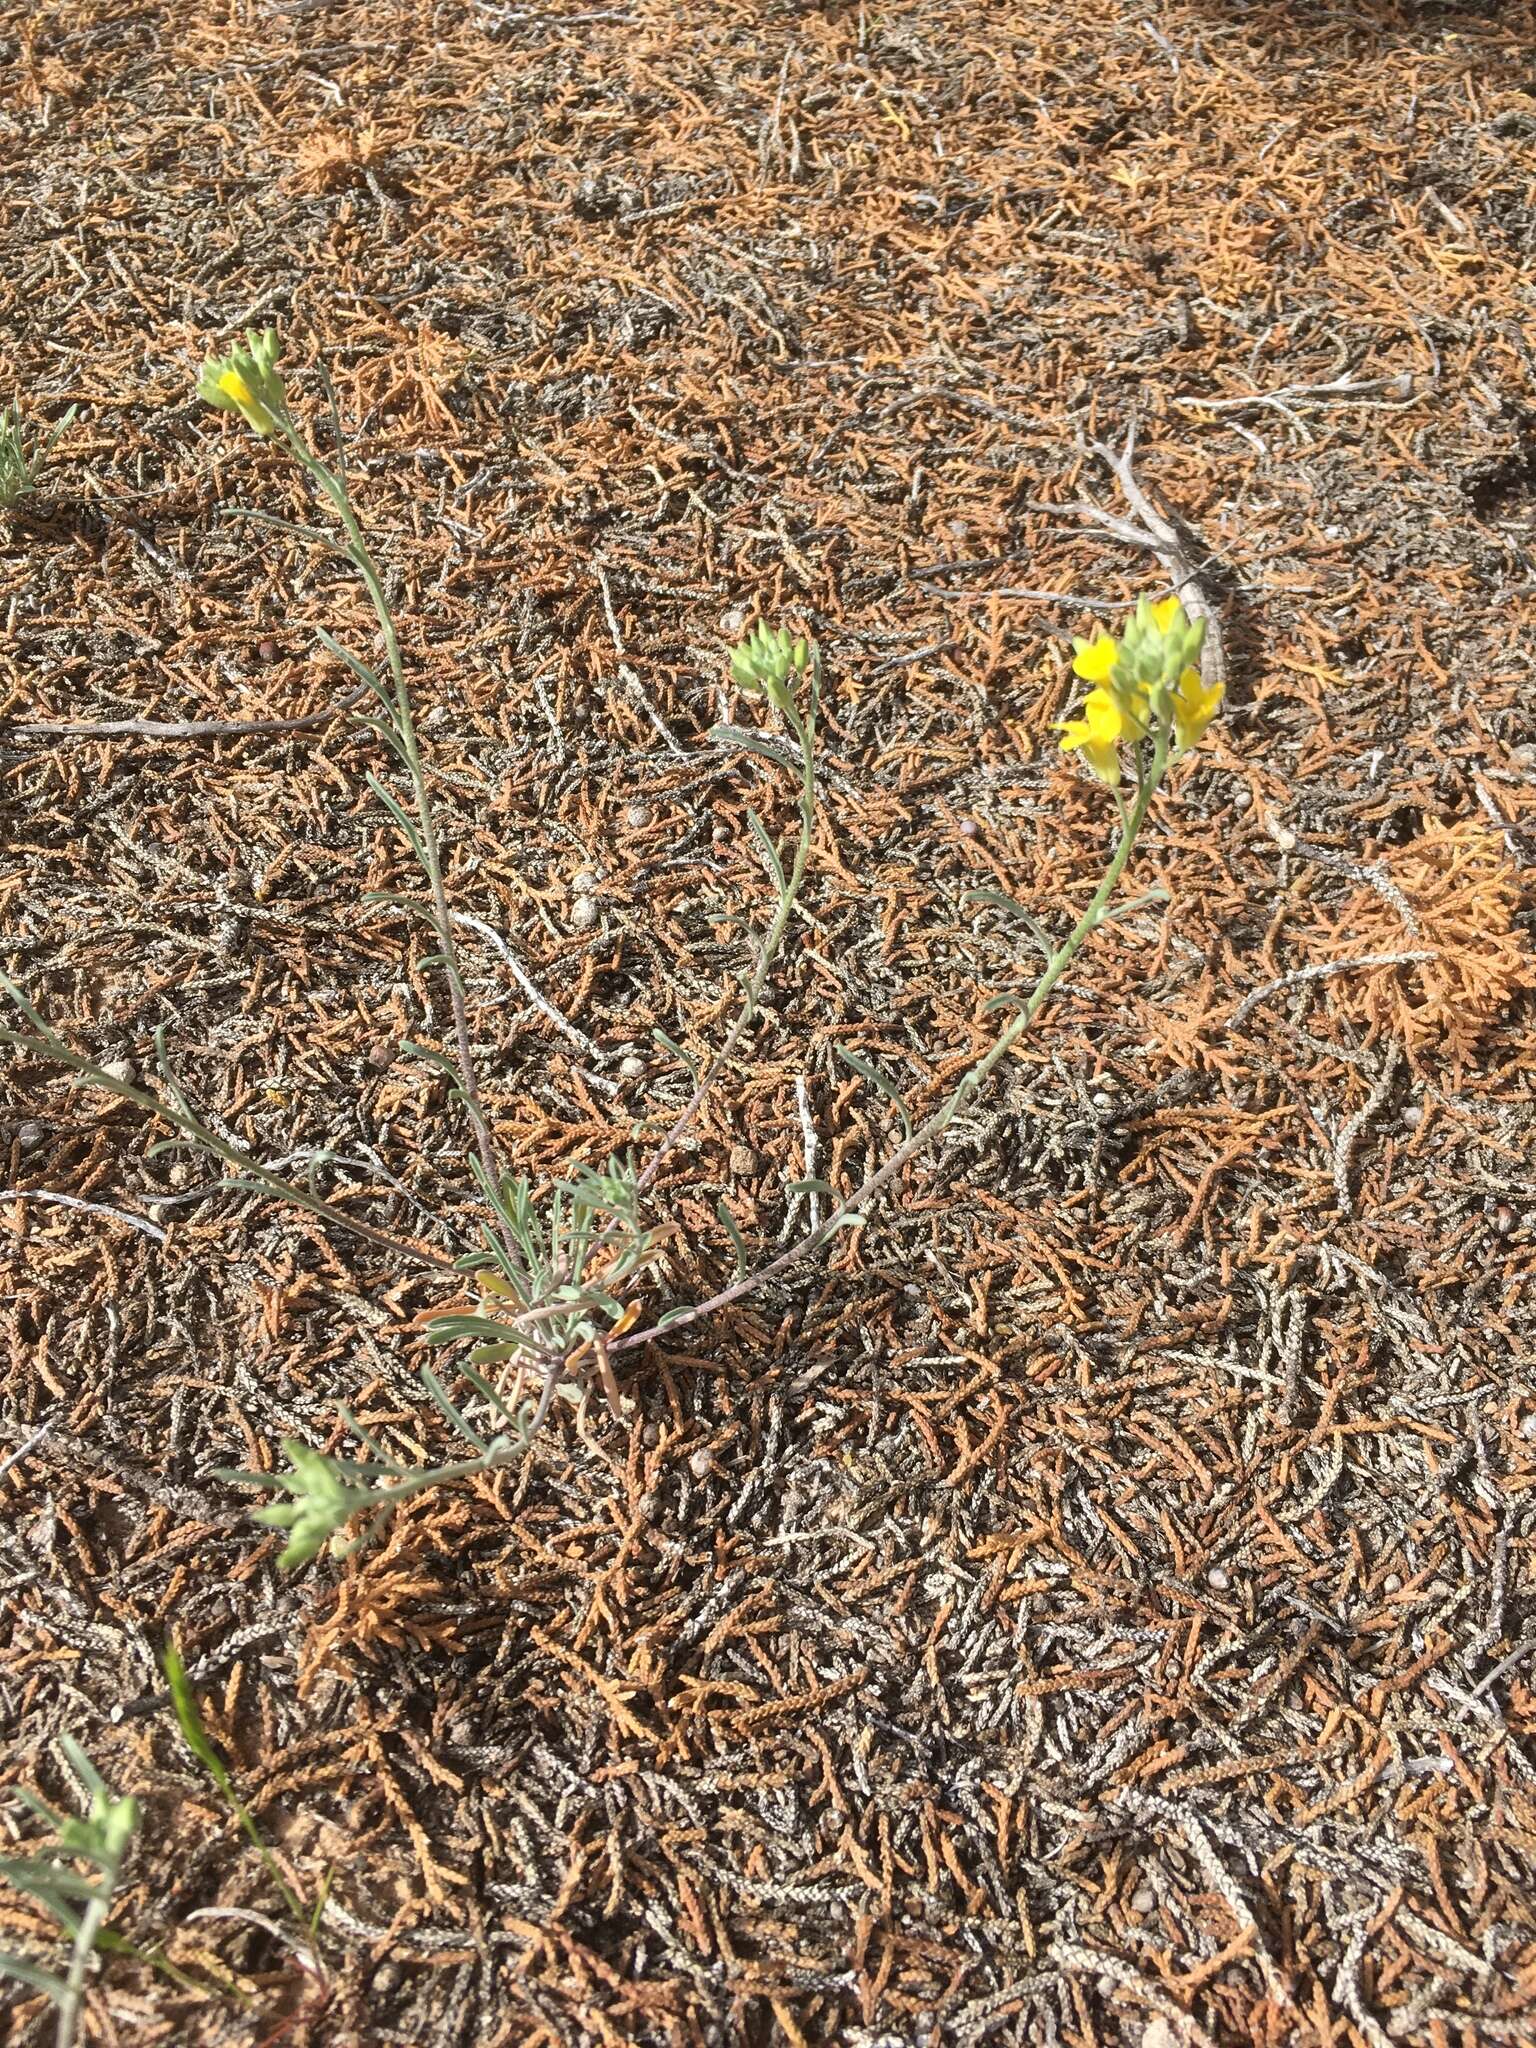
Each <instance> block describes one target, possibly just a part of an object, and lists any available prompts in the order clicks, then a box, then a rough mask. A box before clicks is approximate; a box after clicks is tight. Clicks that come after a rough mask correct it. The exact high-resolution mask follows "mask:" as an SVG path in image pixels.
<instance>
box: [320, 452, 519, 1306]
mask: <svg viewBox="0 0 1536 2048" xmlns="http://www.w3.org/2000/svg"><path fill="white" fill-rule="evenodd" d="M282 428H283V432H284V434H285V436H286V438H287V441H288V445H289V447H290V448H291V449H292V451H293V453H294V455H295V457H296V458H297V460H298V461H299V463H300V465H301V466H302V467H303V468H304V469H305V470H306V471H307V472H308V474H309V475H310V476H311V477H313V478H314V480H315V482H316V483H317V484H318V485H319V486H320V488H321V490H323V491H324V493H325V495H326V496H327V497H328V498H329V499H330V501H331V504H332V506H333V507H334V509H335V512H336V516H337V518H338V519H339V520H340V521H341V524H342V528H343V530H344V532H345V533H346V536H347V548H346V554H347V557H348V559H349V560H350V561H351V563H352V565H353V567H354V568H355V569H356V570H357V572H358V574H359V576H361V578H362V579H363V587H364V589H365V590H366V591H367V592H368V598H369V602H370V603H371V604H372V606H373V611H374V617H375V618H376V619H377V620H378V625H379V632H380V634H381V635H382V636H383V641H384V654H385V659H386V660H387V662H388V664H389V674H390V681H391V682H392V684H393V686H394V706H393V710H394V725H395V732H396V736H397V738H398V740H399V742H400V748H401V755H402V758H403V760H404V762H405V767H406V772H407V774H408V775H409V777H410V782H411V792H412V795H413V797H414V799H415V806H416V819H417V836H418V839H419V843H420V847H421V860H422V867H423V869H424V870H425V872H426V877H427V887H428V889H429V891H430V892H431V898H432V924H433V929H434V931H435V932H436V935H437V942H438V951H439V954H440V955H441V958H442V963H443V974H444V978H445V980H446V981H447V984H448V1000H449V1003H450V1005H451V1007H452V1010H453V1031H454V1038H455V1040H456V1042H457V1045H458V1052H459V1079H460V1083H461V1087H462V1094H463V1099H464V1106H465V1108H466V1109H467V1110H468V1112H469V1121H470V1125H471V1128H472V1129H473V1131H474V1134H475V1148H476V1150H477V1151H478V1153H479V1155H480V1163H481V1165H482V1166H483V1167H484V1168H485V1172H486V1177H487V1179H488V1181H489V1183H490V1185H491V1186H492V1187H499V1186H500V1185H501V1167H500V1162H499V1161H498V1159H497V1156H496V1147H495V1144H494V1142H493V1140H492V1138H491V1130H490V1124H489V1122H488V1120H487V1118H486V1114H485V1104H484V1102H483V1100H482V1098H481V1094H480V1083H479V1081H478V1079H477V1078H476V1074H475V1060H474V1050H473V1047H472V1045H471V1042H470V1035H469V1013H468V1008H467V1006H466V1003H465V997H464V977H463V974H462V973H461V971H460V968H459V952H458V947H457V945H456V944H455V942H454V936H453V913H452V911H451V910H450V908H449V904H448V892H447V889H446V887H445V886H444V883H443V863H442V852H441V847H440V844H439V840H438V833H437V819H436V815H435V813H434V811H433V808H432V802H431V798H430V797H429V796H428V794H427V778H426V773H425V770H424V769H423V767H422V760H421V748H420V744H419V742H418V739H417V735H416V720H415V716H414V714H413V712H412V709H411V696H410V691H409V690H408V689H407V687H406V681H405V664H404V661H403V659H402V658H401V654H400V639H399V635H398V634H397V633H396V631H395V621H394V616H393V614H392V613H391V611H390V608H389V600H388V598H387V597H386V596H385V594H384V584H383V579H382V578H381V577H380V575H379V570H378V565H377V564H376V563H375V561H374V559H373V555H372V553H371V552H370V550H369V547H368V542H367V540H366V539H365V538H364V535H363V529H362V527H361V525H360V524H359V522H358V517H357V514H356V512H355V511H354V510H353V508H352V499H351V495H350V493H349V492H348V490H347V486H346V483H345V481H344V479H343V478H342V477H340V476H338V475H337V474H336V472H335V471H334V470H332V469H330V468H328V467H327V465H326V464H325V463H323V462H322V461H321V460H320V458H319V457H318V456H317V455H315V454H314V453H313V451H312V450H311V449H310V448H309V446H308V445H307V443H306V442H305V441H304V440H303V438H302V436H301V435H300V434H299V431H298V429H297V428H296V427H295V426H294V424H293V421H292V419H291V418H290V417H289V416H288V415H287V414H286V413H284V414H283V415H282ZM497 1223H498V1226H499V1229H500V1234H501V1237H502V1240H503V1243H504V1244H505V1246H506V1249H507V1253H508V1256H509V1257H510V1258H511V1259H512V1260H513V1262H514V1264H515V1266H516V1267H517V1268H518V1270H523V1261H522V1257H521V1254H520V1252H519V1249H518V1246H517V1242H516V1239H515V1238H514V1237H513V1235H512V1232H511V1229H510V1228H509V1226H508V1224H507V1222H506V1219H505V1218H504V1217H503V1216H501V1215H500V1214H499V1213H498V1215H497Z"/></svg>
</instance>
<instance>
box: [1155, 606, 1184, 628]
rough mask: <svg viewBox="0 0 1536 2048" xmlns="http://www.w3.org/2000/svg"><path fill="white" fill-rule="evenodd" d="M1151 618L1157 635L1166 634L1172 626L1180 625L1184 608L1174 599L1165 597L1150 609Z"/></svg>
mask: <svg viewBox="0 0 1536 2048" xmlns="http://www.w3.org/2000/svg"><path fill="white" fill-rule="evenodd" d="M1152 617H1153V620H1154V621H1155V623H1156V626H1157V630H1158V631H1159V633H1166V632H1167V630H1168V628H1169V627H1170V626H1172V625H1174V624H1177V623H1182V621H1183V618H1184V607H1183V605H1182V604H1180V602H1179V600H1178V599H1177V598H1176V597H1165V598H1161V599H1159V601H1158V602H1157V603H1156V604H1155V605H1153V607H1152Z"/></svg>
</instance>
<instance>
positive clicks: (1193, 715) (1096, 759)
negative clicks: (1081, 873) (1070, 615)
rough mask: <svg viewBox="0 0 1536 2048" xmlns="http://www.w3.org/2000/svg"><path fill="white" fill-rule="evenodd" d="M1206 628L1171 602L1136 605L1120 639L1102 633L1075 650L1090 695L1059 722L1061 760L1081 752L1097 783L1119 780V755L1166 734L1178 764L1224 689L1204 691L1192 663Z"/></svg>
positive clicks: (1075, 666)
mask: <svg viewBox="0 0 1536 2048" xmlns="http://www.w3.org/2000/svg"><path fill="white" fill-rule="evenodd" d="M1204 633H1205V628H1204V622H1203V621H1201V620H1192V619H1191V618H1190V617H1189V615H1188V613H1187V612H1186V611H1185V609H1184V607H1183V605H1182V604H1180V602H1179V600H1178V599H1177V598H1176V597H1165V598H1164V599H1163V600H1162V602H1161V603H1160V604H1148V603H1146V601H1145V600H1143V601H1142V603H1141V604H1139V605H1138V606H1137V608H1136V616H1135V618H1134V619H1133V620H1132V622H1131V624H1130V626H1129V627H1128V628H1127V629H1126V632H1125V635H1124V637H1123V638H1122V639H1119V640H1117V639H1115V638H1114V636H1113V635H1112V634H1109V633H1100V634H1099V635H1098V636H1097V637H1096V638H1095V639H1093V640H1079V641H1076V642H1075V643H1074V644H1075V646H1076V648H1077V654H1076V657H1075V659H1074V660H1073V663H1072V670H1073V673H1074V674H1075V675H1078V676H1080V677H1081V678H1082V679H1083V681H1084V682H1085V683H1091V684H1092V685H1093V687H1092V688H1091V689H1090V690H1089V692H1088V695H1087V697H1086V699H1085V700H1084V703H1083V708H1082V712H1081V714H1080V716H1078V717H1076V718H1064V719H1062V720H1061V721H1060V722H1059V730H1060V732H1061V745H1062V751H1063V752H1064V753H1073V752H1079V753H1081V754H1082V757H1083V759H1084V760H1085V761H1086V762H1087V763H1088V766H1089V767H1090V768H1091V769H1092V770H1093V772H1094V774H1095V775H1096V776H1097V777H1098V778H1099V780H1100V781H1101V782H1107V783H1108V784H1109V785H1110V787H1111V788H1114V787H1115V785H1116V784H1117V783H1118V782H1119V780H1120V748H1121V747H1122V746H1123V745H1126V744H1130V745H1134V744H1135V743H1136V742H1137V741H1138V740H1142V739H1145V738H1146V737H1147V735H1148V733H1149V732H1151V733H1156V732H1158V731H1159V730H1167V731H1169V733H1170V738H1171V745H1170V748H1169V752H1170V755H1171V756H1172V757H1173V758H1175V759H1176V758H1177V757H1178V756H1179V755H1180V754H1182V753H1183V752H1185V750H1186V749H1187V748H1189V747H1192V746H1193V745H1194V744H1195V742H1196V741H1197V740H1198V739H1199V737H1200V735H1201V734H1202V733H1203V732H1204V731H1205V729H1206V727H1207V726H1208V725H1209V724H1210V722H1211V720H1212V719H1213V718H1214V717H1215V716H1216V712H1217V709H1218V707H1219V706H1220V703H1221V698H1222V686H1221V684H1220V683H1219V682H1217V683H1210V684H1207V683H1205V682H1203V681H1202V680H1201V677H1200V671H1199V669H1198V668H1197V667H1196V666H1195V664H1194V662H1193V660H1192V659H1191V658H1190V657H1191V656H1194V655H1198V653H1199V651H1200V644H1201V641H1202V640H1203V638H1204Z"/></svg>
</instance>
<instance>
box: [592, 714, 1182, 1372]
mask: <svg viewBox="0 0 1536 2048" xmlns="http://www.w3.org/2000/svg"><path fill="white" fill-rule="evenodd" d="M1167 763H1168V736H1167V734H1166V733H1164V734H1161V735H1159V737H1158V738H1157V740H1156V741H1155V743H1154V748H1153V753H1152V759H1151V762H1150V764H1149V765H1148V767H1147V770H1146V773H1145V774H1144V775H1142V776H1140V777H1139V778H1138V786H1137V791H1136V800H1135V802H1134V803H1133V804H1132V806H1131V808H1130V810H1129V812H1128V813H1127V815H1126V818H1125V823H1124V824H1123V826H1122V827H1121V832H1120V842H1119V844H1118V845H1117V846H1116V848H1115V852H1114V857H1113V859H1112V860H1111V861H1110V863H1109V866H1108V867H1107V868H1106V869H1105V871H1104V878H1103V880H1102V881H1101V882H1100V883H1099V886H1098V888H1097V889H1096V890H1095V891H1094V893H1093V898H1092V900H1091V902H1090V903H1089V905H1088V908H1087V909H1086V910H1085V911H1084V912H1083V914H1082V916H1081V917H1080V918H1079V919H1078V921H1077V923H1076V924H1075V925H1074V926H1073V928H1072V931H1071V932H1070V934H1069V935H1068V937H1067V938H1066V939H1065V940H1064V941H1063V942H1062V944H1061V945H1060V946H1059V947H1058V948H1057V949H1056V951H1055V952H1054V953H1053V954H1052V955H1051V957H1050V959H1049V961H1047V963H1046V966H1045V971H1044V972H1043V973H1042V975H1041V976H1040V979H1039V980H1038V981H1037V982H1036V984H1035V987H1034V990H1033V992H1032V994H1031V995H1030V998H1029V1000H1028V1002H1027V1003H1026V1004H1025V1005H1024V1007H1023V1009H1022V1010H1021V1011H1020V1012H1019V1014H1018V1016H1016V1017H1015V1018H1014V1020H1013V1022H1012V1023H1011V1024H1009V1026H1008V1027H1007V1029H1006V1030H1005V1031H1003V1032H1002V1033H1001V1034H1000V1035H999V1036H998V1038H997V1040H996V1042H995V1044H993V1045H992V1047H991V1048H990V1049H989V1050H988V1051H987V1052H986V1053H985V1054H983V1056H982V1057H981V1058H980V1059H979V1060H978V1061H977V1062H976V1064H975V1065H974V1066H973V1067H971V1068H969V1069H968V1070H967V1072H966V1073H965V1074H964V1075H963V1076H962V1077H961V1079H960V1082H959V1084H958V1085H957V1087H956V1088H955V1089H954V1091H953V1093H952V1094H950V1095H949V1096H947V1097H946V1098H945V1100H944V1101H943V1102H942V1103H941V1104H940V1105H939V1107H938V1108H937V1109H936V1110H935V1111H934V1113H933V1115H932V1116H930V1117H929V1118H928V1120H927V1121H926V1122H925V1123H923V1124H921V1125H919V1127H918V1128H917V1129H916V1130H915V1131H914V1132H913V1133H912V1135H911V1137H910V1138H908V1139H907V1140H906V1142H905V1143H904V1144H902V1145H900V1146H898V1147H897V1149H896V1150H895V1151H894V1152H893V1153H892V1154H891V1156H890V1158H889V1159H887V1160H886V1162H885V1164H884V1165H883V1166H882V1167H880V1168H879V1169H878V1170H877V1171H876V1172H874V1173H872V1174H870V1175H869V1176H868V1178H867V1179H866V1180H864V1181H863V1182H862V1183H861V1185H860V1186H859V1187H857V1188H856V1189H855V1190H854V1191H853V1193H852V1194H851V1195H847V1196H845V1197H844V1198H843V1200H842V1201H840V1202H839V1203H838V1205H837V1207H836V1208H835V1209H834V1210H833V1211H832V1213H831V1214H830V1215H829V1216H828V1217H827V1218H826V1220H825V1221H824V1222H823V1223H820V1224H818V1225H817V1227H816V1228H815V1229H814V1230H810V1231H807V1232H806V1234H805V1236H804V1237H802V1238H800V1239H799V1240H798V1241H797V1242H796V1243H795V1244H792V1245H790V1246H789V1248H788V1249H787V1250H786V1251H783V1252H781V1253H780V1254H779V1256H778V1257H777V1258H776V1259H773V1260H771V1261H770V1262H769V1264H767V1265H766V1266H761V1267H759V1269H758V1270H757V1271H756V1272H755V1273H748V1274H746V1275H745V1276H744V1277H743V1278H742V1279H740V1280H737V1281H735V1282H733V1283H732V1285H731V1286H729V1287H725V1288H722V1289H721V1291H720V1292H719V1293H718V1294H713V1295H711V1296H710V1298H709V1299H708V1301H701V1302H699V1303H697V1304H696V1305H695V1306H694V1307H693V1308H690V1309H688V1310H687V1311H686V1312H685V1313H681V1314H678V1313H674V1314H672V1315H671V1316H670V1317H669V1318H668V1319H667V1334H668V1335H669V1336H670V1335H671V1334H672V1333H673V1332H674V1331H676V1330H679V1329H685V1328H686V1327H687V1326H688V1324H690V1323H697V1322H700V1321H702V1320H703V1319H704V1317H706V1316H710V1315H713V1314H714V1313H715V1312H716V1311H717V1310H719V1309H722V1308H726V1307H728V1306H729V1305H730V1304H731V1303H732V1302H734V1301H740V1300H741V1298H742V1297H743V1296H744V1295H747V1294H751V1293H753V1292H755V1290H756V1289H757V1288H759V1287H761V1286H763V1285H764V1283H765V1282H766V1281H769V1280H772V1279H774V1278H775V1277H776V1276H777V1275H778V1274H780V1273H783V1272H786V1271H788V1269H789V1268H790V1267H791V1266H797V1265H798V1264H799V1263H800V1261H801V1260H802V1259H806V1258H809V1257H810V1256H811V1254H812V1253H813V1252H816V1251H819V1250H820V1249H821V1247H822V1246H823V1245H824V1244H825V1243H826V1242H827V1240H828V1238H830V1237H831V1236H832V1235H833V1234H834V1232H836V1231H837V1230H839V1229H840V1228H841V1227H842V1225H843V1224H844V1223H845V1222H846V1221H847V1220H848V1218H849V1217H850V1216H853V1215H855V1214H857V1213H858V1212H859V1211H861V1210H862V1209H863V1208H864V1206H865V1204H866V1203H867V1202H869V1201H871V1200H872V1199H873V1198H874V1196H876V1195H878V1194H879V1193H880V1192H881V1190H882V1189H883V1188H884V1187H886V1186H887V1185H888V1184H889V1183H890V1182H891V1181H892V1180H894V1179H895V1177H896V1175H897V1174H898V1173H900V1172H901V1170H902V1168H903V1167H904V1166H905V1165H906V1164H907V1163H908V1161H909V1160H911V1159H913V1158H915V1157H916V1156H917V1154H918V1153H920V1152H922V1151H924V1150H926V1148H927V1147H928V1146H929V1145H931V1144H932V1143H933V1142H934V1140H935V1139H937V1138H938V1137H940V1136H942V1134H943V1133H944V1131H945V1130H947V1129H948V1127H949V1125H950V1124H951V1123H952V1122H953V1121H954V1119H955V1117H956V1116H957V1115H958V1114H959V1112H960V1111H961V1110H962V1109H963V1108H964V1107H965V1105H966V1103H967V1102H969V1101H970V1099H971V1097H972V1096H973V1095H975V1094H976V1092H977V1091H978V1089H979V1088H980V1087H981V1086H982V1084H983V1082H984V1081H985V1080H986V1079H987V1077H988V1075H989V1074H991V1072H992V1070H993V1069H994V1068H995V1067H996V1066H997V1065H998V1063H999V1062H1000V1061H1001V1060H1003V1059H1006V1057H1007V1056H1008V1054H1009V1053H1010V1052H1011V1051H1012V1049H1013V1047H1014V1046H1015V1045H1017V1044H1018V1042H1019V1040H1020V1039H1021V1038H1022V1037H1023V1036H1024V1034H1025V1032H1026V1031H1028V1029H1029V1028H1030V1026H1031V1025H1032V1024H1033V1023H1034V1021H1035V1018H1036V1017H1037V1016H1038V1015H1039V1014H1040V1011H1041V1010H1042V1008H1043V1007H1044V1005H1045V1003H1046V1000H1047V998H1048V997H1049V995H1050V993H1051V991H1052V989H1054V988H1055V986H1056V984H1057V982H1059V981H1060V979H1061V977H1062V976H1063V974H1065V973H1066V971H1067V969H1068V967H1069V966H1070V965H1071V964H1072V961H1073V960H1074V958H1075V957H1076V955H1077V953H1078V951H1079V950H1080V948H1081V947H1082V945H1083V942H1084V941H1085V940H1086V939H1087V938H1088V937H1089V935H1090V934H1091V933H1092V932H1094V931H1095V930H1096V929H1097V928H1098V926H1099V924H1100V923H1101V921H1102V919H1103V915H1104V910H1105V907H1106V905H1107V904H1108V902H1109V899H1110V897H1111V896H1112V895H1113V894H1114V892H1115V889H1116V887H1117V886H1118V884H1119V881H1120V877H1121V875H1122V874H1124V872H1125V866H1126V862H1127V861H1128V860H1129V859H1130V857H1131V849H1132V848H1133V847H1134V845H1135V843H1136V838H1137V834H1138V833H1139V832H1140V830H1141V827H1142V823H1143V821H1144V820H1145V818H1146V815H1147V809H1148V806H1149V805H1150V804H1151V801H1152V798H1153V796H1154V795H1155V794H1156V791H1157V787H1158V785H1159V783H1160V782H1161V781H1162V779H1163V771H1164V769H1165V768H1166V766H1167ZM658 1334H660V1333H659V1331H658V1329H657V1328H656V1327H655V1326H654V1325H652V1326H651V1327H650V1328H648V1329H642V1330H632V1331H631V1332H630V1333H629V1334H628V1335H627V1336H624V1337H618V1338H615V1339H614V1340H613V1341H612V1342H611V1343H610V1344H609V1346H608V1348H609V1350H610V1351H628V1350H631V1349H633V1348H635V1347H636V1346H638V1345H641V1344H649V1343H651V1342H652V1341H653V1339H654V1338H655V1337H656V1336H657V1335H658Z"/></svg>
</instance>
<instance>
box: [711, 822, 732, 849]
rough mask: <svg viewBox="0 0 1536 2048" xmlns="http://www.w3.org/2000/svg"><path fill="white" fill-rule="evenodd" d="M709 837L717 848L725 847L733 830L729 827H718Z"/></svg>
mask: <svg viewBox="0 0 1536 2048" xmlns="http://www.w3.org/2000/svg"><path fill="white" fill-rule="evenodd" d="M709 836H710V838H711V839H712V840H713V841H714V842H715V844H716V846H724V845H725V844H726V842H727V840H729V838H730V837H731V828H730V826H729V825H717V826H716V827H715V829H714V831H713V832H711V833H710V835H709Z"/></svg>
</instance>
